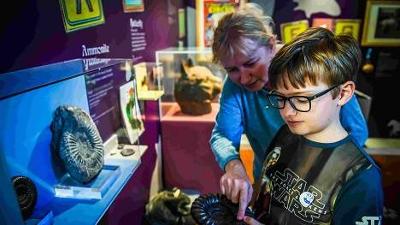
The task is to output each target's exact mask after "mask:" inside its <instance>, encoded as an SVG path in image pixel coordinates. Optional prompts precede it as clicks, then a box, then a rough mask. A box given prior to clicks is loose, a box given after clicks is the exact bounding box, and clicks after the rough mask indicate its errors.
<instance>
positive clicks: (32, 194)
mask: <svg viewBox="0 0 400 225" xmlns="http://www.w3.org/2000/svg"><path fill="white" fill-rule="evenodd" d="M12 183H13V186H14V190H15V193H16V194H17V200H18V204H19V208H20V209H21V212H22V217H23V218H24V219H27V218H28V217H29V216H30V215H31V214H32V213H33V209H34V208H35V205H36V201H37V190H36V186H35V184H34V183H33V181H32V180H31V179H29V178H28V177H25V176H15V177H12Z"/></svg>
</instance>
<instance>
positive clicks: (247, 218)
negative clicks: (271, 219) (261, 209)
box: [244, 216, 263, 225]
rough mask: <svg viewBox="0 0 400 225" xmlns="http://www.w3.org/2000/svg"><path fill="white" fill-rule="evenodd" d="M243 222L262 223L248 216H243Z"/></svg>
mask: <svg viewBox="0 0 400 225" xmlns="http://www.w3.org/2000/svg"><path fill="white" fill-rule="evenodd" d="M244 222H245V223H246V224H250V225H263V224H262V223H260V222H258V221H257V220H255V219H253V218H251V217H249V216H245V217H244Z"/></svg>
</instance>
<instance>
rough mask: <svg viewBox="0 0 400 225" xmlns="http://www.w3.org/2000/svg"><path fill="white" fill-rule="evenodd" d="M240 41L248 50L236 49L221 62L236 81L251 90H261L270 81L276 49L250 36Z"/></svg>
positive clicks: (243, 47) (230, 76)
mask: <svg viewBox="0 0 400 225" xmlns="http://www.w3.org/2000/svg"><path fill="white" fill-rule="evenodd" d="M240 42H241V43H240V46H241V47H242V49H246V51H236V52H234V53H233V54H232V57H226V58H222V59H221V60H220V61H221V64H222V65H223V66H224V68H225V69H226V71H227V72H228V76H229V78H230V79H231V80H232V81H233V82H234V83H236V84H238V85H240V86H243V87H244V88H246V89H247V90H249V91H258V90H261V89H262V88H263V87H264V86H265V85H266V83H267V82H268V67H269V65H270V63H271V59H272V57H273V55H274V51H273V49H271V48H269V47H266V46H260V45H259V44H258V43H257V42H255V41H253V40H251V39H248V38H245V39H242V40H241V41H240ZM238 45H239V44H238Z"/></svg>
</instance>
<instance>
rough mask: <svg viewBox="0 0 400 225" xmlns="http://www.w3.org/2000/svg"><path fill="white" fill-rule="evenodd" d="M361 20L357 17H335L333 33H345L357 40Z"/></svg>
mask: <svg viewBox="0 0 400 225" xmlns="http://www.w3.org/2000/svg"><path fill="white" fill-rule="evenodd" d="M360 24H361V21H360V20H358V19H336V20H335V34H346V35H350V36H352V37H353V38H354V39H356V40H357V41H358V34H359V33H360Z"/></svg>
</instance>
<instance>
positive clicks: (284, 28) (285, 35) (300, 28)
mask: <svg viewBox="0 0 400 225" xmlns="http://www.w3.org/2000/svg"><path fill="white" fill-rule="evenodd" d="M308 27H309V25H308V20H298V21H293V22H289V23H282V24H281V39H282V41H283V43H288V42H290V41H291V40H293V38H295V37H296V36H297V35H298V34H300V33H302V32H304V31H305V30H307V29H308Z"/></svg>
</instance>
